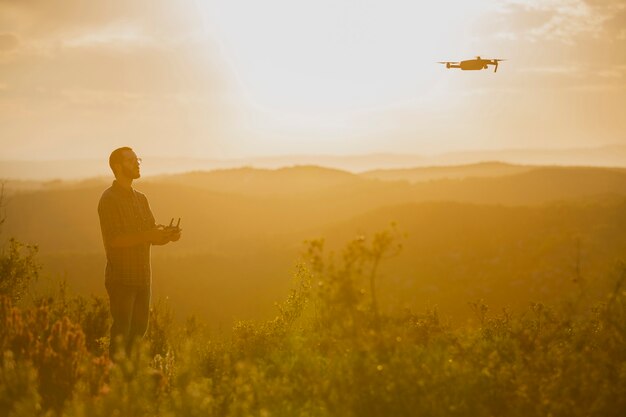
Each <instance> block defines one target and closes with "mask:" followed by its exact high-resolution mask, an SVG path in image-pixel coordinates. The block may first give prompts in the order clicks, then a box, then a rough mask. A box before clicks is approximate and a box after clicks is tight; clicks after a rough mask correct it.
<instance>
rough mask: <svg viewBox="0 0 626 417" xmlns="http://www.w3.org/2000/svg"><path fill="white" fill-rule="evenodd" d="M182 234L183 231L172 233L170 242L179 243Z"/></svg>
mask: <svg viewBox="0 0 626 417" xmlns="http://www.w3.org/2000/svg"><path fill="white" fill-rule="evenodd" d="M181 233H182V230H181V229H178V230H173V231H171V232H170V235H169V240H170V242H178V240H179V239H180V235H181Z"/></svg>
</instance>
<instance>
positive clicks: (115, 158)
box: [109, 146, 133, 174]
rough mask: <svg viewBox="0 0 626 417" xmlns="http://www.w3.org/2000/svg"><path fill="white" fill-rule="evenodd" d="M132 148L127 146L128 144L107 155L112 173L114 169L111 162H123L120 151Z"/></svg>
mask: <svg viewBox="0 0 626 417" xmlns="http://www.w3.org/2000/svg"><path fill="white" fill-rule="evenodd" d="M132 150H133V149H132V148H129V147H128V146H123V147H121V148H117V149H116V150H114V151H113V152H111V155H110V156H109V166H110V167H111V171H113V174H115V170H114V169H113V164H121V163H122V162H124V160H123V158H122V153H123V152H124V151H132Z"/></svg>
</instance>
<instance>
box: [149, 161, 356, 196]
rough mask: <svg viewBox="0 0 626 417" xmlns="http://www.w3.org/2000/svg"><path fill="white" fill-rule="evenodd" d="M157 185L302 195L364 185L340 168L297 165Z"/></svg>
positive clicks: (191, 176)
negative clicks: (339, 187)
mask: <svg viewBox="0 0 626 417" xmlns="http://www.w3.org/2000/svg"><path fill="white" fill-rule="evenodd" d="M148 181H149V182H150V183H154V184H178V185H181V186H185V187H197V188H202V189H206V190H211V191H216V192H221V193H229V194H247V195H276V194H283V195H293V194H298V195H303V194H308V193H312V192H317V191H320V190H324V189H328V188H332V187H337V186H345V185H353V184H355V183H359V182H362V181H363V180H361V178H359V176H357V175H355V174H352V173H349V172H346V171H340V170H337V169H330V168H322V167H317V166H295V167H288V168H279V169H275V170H274V169H272V170H269V169H257V168H250V167H246V168H233V169H224V170H215V171H199V172H191V173H185V174H175V175H164V176H157V177H152V178H149V179H148Z"/></svg>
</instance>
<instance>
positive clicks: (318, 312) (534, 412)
mask: <svg viewBox="0 0 626 417" xmlns="http://www.w3.org/2000/svg"><path fill="white" fill-rule="evenodd" d="M398 250H399V246H398V245H397V239H396V238H395V232H393V231H390V232H383V233H379V234H377V235H375V236H374V237H372V239H367V238H365V237H361V238H358V239H355V240H354V241H352V242H350V243H349V244H348V245H347V246H346V247H345V249H344V250H343V251H342V252H340V253H336V254H328V253H326V251H325V250H324V243H323V241H313V242H310V243H309V245H308V250H307V251H306V256H305V259H304V262H303V263H302V265H301V266H300V267H299V268H298V270H297V271H296V272H295V275H294V286H293V289H292V291H291V292H290V293H289V294H288V295H287V297H286V299H285V300H284V301H283V302H282V303H279V304H278V305H277V309H276V315H275V317H274V318H272V319H270V320H265V321H241V322H237V323H234V325H233V331H232V333H231V334H229V335H228V336H215V335H213V334H211V333H210V332H209V330H208V329H207V328H206V326H205V325H204V324H203V323H201V322H199V321H198V320H197V319H194V318H190V319H188V320H187V321H186V322H185V323H182V324H178V323H176V322H175V321H174V320H173V319H172V317H173V315H172V309H173V308H175V306H170V305H169V304H168V303H167V302H166V301H160V302H157V303H155V304H154V307H153V312H152V316H151V317H152V321H151V327H150V330H149V332H148V335H147V337H146V339H145V340H144V341H143V342H142V343H140V344H138V345H137V346H135V348H134V349H133V351H132V353H131V354H130V355H129V357H121V358H120V359H119V361H117V362H116V363H115V364H113V363H112V362H111V361H110V360H109V359H108V358H107V356H106V353H105V352H106V344H107V343H108V341H107V340H106V334H107V328H108V325H109V322H108V320H109V318H108V311H107V304H106V301H105V300H102V299H97V298H91V299H86V298H82V297H70V296H68V295H67V292H66V291H63V290H61V291H59V293H58V294H54V295H50V296H48V297H44V298H40V299H38V300H37V301H36V302H35V303H34V304H33V305H30V306H25V305H18V304H16V303H15V300H14V299H13V298H12V297H10V296H8V295H5V296H4V297H3V298H2V300H1V304H0V305H1V307H0V352H1V355H0V416H15V417H18V416H20V417H22V416H23V417H26V416H28V417H30V416H37V415H46V416H103V417H104V416H107V417H109V416H115V415H117V416H124V417H126V416H155V415H159V416H290V417H291V416H342V417H344V416H347V417H349V416H355V417H356V416H358V417H362V416H417V415H425V416H524V417H527V416H555V417H556V416H622V415H624V414H625V413H626V290H625V277H626V273H625V272H624V271H626V268H623V267H622V268H621V269H620V270H619V271H618V272H617V273H616V275H615V277H614V278H613V281H614V283H615V285H614V287H613V291H612V292H611V293H610V294H608V295H607V296H606V297H605V298H603V299H599V300H596V301H595V302H594V303H593V304H592V307H591V308H589V307H586V306H587V305H586V304H580V305H572V304H571V303H568V304H565V303H564V304H562V305H561V304H556V305H544V304H541V303H535V304H532V305H530V306H529V307H528V310H527V311H526V312H524V313H522V314H515V315H514V314H511V313H509V312H507V311H491V310H490V309H489V307H488V306H487V305H486V304H484V303H482V302H473V303H471V304H470V305H468V309H467V311H468V314H473V315H474V317H475V320H474V322H475V323H476V325H475V326H469V325H467V326H462V327H456V328H455V327H452V326H451V325H450V324H449V323H447V322H446V320H445V319H442V316H441V314H440V313H439V312H438V311H436V310H430V311H425V312H423V313H415V312H410V311H405V312H403V313H401V314H400V313H394V314H390V313H386V312H385V311H386V309H382V308H380V306H379V305H378V300H377V295H376V287H377V286H376V284H377V279H380V277H379V274H378V267H379V265H380V262H383V261H384V259H385V258H386V257H388V256H392V255H393V254H394V253H396V252H397V251H398ZM208 296H210V295H208ZM466 301H467V300H466ZM466 301H464V302H466ZM215 302H219V300H215ZM459 302H462V301H459Z"/></svg>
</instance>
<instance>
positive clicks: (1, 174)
mask: <svg viewBox="0 0 626 417" xmlns="http://www.w3.org/2000/svg"><path fill="white" fill-rule="evenodd" d="M106 157H107V156H106V155H104V156H103V157H102V158H99V159H82V160H63V161H62V160H49V161H47V160H41V161H14V160H0V178H5V179H11V180H39V181H49V180H54V179H80V178H87V177H95V176H103V175H110V170H109V167H108V164H107V160H106ZM485 161H500V162H503V163H506V164H517V165H519V164H522V165H561V166H572V165H577V166H603V167H626V145H610V146H600V147H595V148H571V149H500V150H480V151H460V152H448V153H440V154H431V155H418V154H389V153H374V154H367V155H346V156H340V155H286V156H268V157H254V158H235V159H216V158H196V157H151V156H145V157H144V165H143V167H142V170H143V173H144V174H145V175H146V176H154V175H161V174H175V173H182V172H190V171H213V170H218V169H232V168H241V167H254V168H266V169H276V168H282V167H290V166H294V165H315V166H324V167H329V168H335V169H340V170H344V171H350V172H355V173H357V172H364V171H372V170H378V169H410V168H415V167H433V166H451V165H471V164H478V163H481V162H485Z"/></svg>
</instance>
